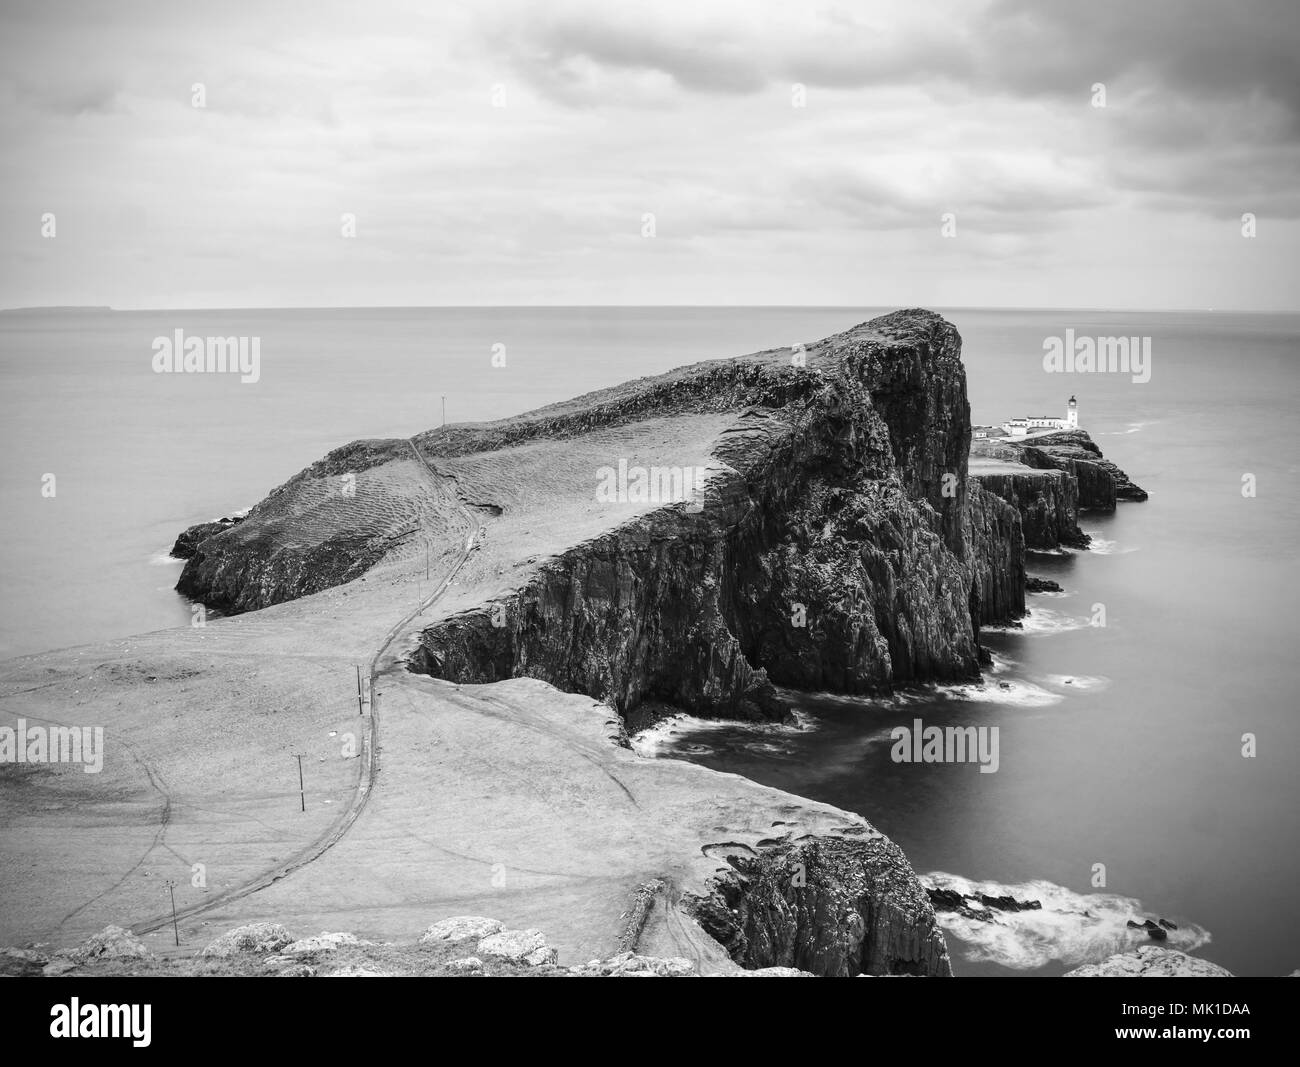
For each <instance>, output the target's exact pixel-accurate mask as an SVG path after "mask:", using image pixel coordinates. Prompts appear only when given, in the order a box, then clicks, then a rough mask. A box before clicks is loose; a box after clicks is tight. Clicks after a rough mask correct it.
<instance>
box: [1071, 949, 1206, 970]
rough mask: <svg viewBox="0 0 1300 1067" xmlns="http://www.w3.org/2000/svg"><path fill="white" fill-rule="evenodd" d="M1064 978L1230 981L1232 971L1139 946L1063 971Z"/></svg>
mask: <svg viewBox="0 0 1300 1067" xmlns="http://www.w3.org/2000/svg"><path fill="white" fill-rule="evenodd" d="M1065 977H1066V978H1231V977H1232V972H1231V971H1228V970H1226V969H1224V968H1223V967H1220V966H1219V965H1218V964H1217V963H1211V962H1210V961H1209V960H1203V959H1198V958H1197V957H1196V956H1189V955H1187V953H1185V952H1179V951H1177V950H1176V949H1172V948H1159V947H1158V946H1156V945H1143V946H1142V947H1141V948H1139V949H1137V951H1135V952H1120V953H1117V954H1116V955H1114V956H1111V957H1109V958H1108V959H1105V960H1102V961H1101V962H1100V963H1089V964H1087V965H1085V966H1083V967H1076V968H1075V969H1074V970H1072V971H1067V972H1066V974H1065Z"/></svg>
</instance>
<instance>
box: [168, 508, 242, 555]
mask: <svg viewBox="0 0 1300 1067" xmlns="http://www.w3.org/2000/svg"><path fill="white" fill-rule="evenodd" d="M243 521H244V520H243V518H234V519H228V518H221V519H217V520H216V521H215V522H200V523H197V524H196V525H194V526H191V527H189V528H188V529H187V530H183V531H182V532H181V534H180V536H179V537H177V538H176V543H175V544H174V545H172V551H171V555H172V557H173V558H175V559H191V558H192V557H193V556H194V554H195V553H196V552H197V551H198V547H199V545H200V544H202V543H203V542H204V541H206V540H207V539H208V538H209V537H215V536H216V535H217V534H219V533H222V532H224V531H226V530H229V529H230V528H231V527H232V526H237V525H238V524H239V523H241V522H243Z"/></svg>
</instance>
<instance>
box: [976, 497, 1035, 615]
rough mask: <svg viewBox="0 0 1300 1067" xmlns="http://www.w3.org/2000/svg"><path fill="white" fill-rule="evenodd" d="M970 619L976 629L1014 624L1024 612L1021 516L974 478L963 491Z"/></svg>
mask: <svg viewBox="0 0 1300 1067" xmlns="http://www.w3.org/2000/svg"><path fill="white" fill-rule="evenodd" d="M966 540H967V543H968V545H969V546H970V565H971V568H972V574H971V616H972V618H973V619H974V620H975V623H976V625H977V626H995V625H999V624H1005V623H1008V622H1013V621H1014V620H1016V619H1018V618H1020V617H1021V616H1022V615H1024V613H1025V590H1026V578H1025V535H1024V527H1023V526H1022V525H1021V520H1020V512H1019V511H1017V510H1016V509H1015V508H1014V507H1012V506H1011V505H1010V504H1008V503H1007V502H1006V501H1005V500H1003V499H1002V498H1001V497H1000V496H998V495H997V494H996V493H992V492H989V491H987V490H985V489H984V488H983V487H982V486H981V484H980V480H979V479H978V478H972V479H971V480H970V485H969V486H968V498H967V508H966Z"/></svg>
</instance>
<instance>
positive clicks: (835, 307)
mask: <svg viewBox="0 0 1300 1067" xmlns="http://www.w3.org/2000/svg"><path fill="white" fill-rule="evenodd" d="M634 308H641V309H646V310H665V309H673V310H682V311H687V310H694V311H730V310H771V311H823V310H824V311H846V310H868V311H874V310H878V309H885V310H887V311H903V310H909V309H913V308H916V309H921V310H926V311H930V310H937V309H944V310H948V311H1101V312H1199V313H1201V314H1215V315H1218V314H1234V315H1300V307H1297V308H1241V307H1190V306H1184V307H1137V306H1128V307H1119V306H1101V305H1094V304H941V303H935V304H932V305H924V304H908V303H893V304H286V305H280V304H229V305H217V304H212V305H190V306H174V307H114V306H112V305H111V304H29V305H21V306H17V307H4V308H0V314H13V313H19V312H41V311H77V312H97V311H98V312H105V311H108V312H114V313H121V314H136V313H140V312H160V313H162V312H169V313H170V312H190V311H507V310H508V311H514V310H522V309H527V310H533V311H584V310H592V309H607V310H627V309H634Z"/></svg>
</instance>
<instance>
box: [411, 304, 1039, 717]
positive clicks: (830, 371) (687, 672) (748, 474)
mask: <svg viewBox="0 0 1300 1067" xmlns="http://www.w3.org/2000/svg"><path fill="white" fill-rule="evenodd" d="M814 349H815V355H816V360H815V363H814V364H810V365H809V367H808V368H807V369H804V368H798V367H793V366H791V365H790V363H789V361H788V359H772V358H771V357H765V358H760V357H746V358H742V359H738V360H730V361H721V362H718V363H711V364H700V365H698V366H697V367H693V368H688V369H687V372H686V380H685V382H683V380H682V379H681V378H680V377H675V378H671V379H670V378H667V377H666V378H665V379H664V380H663V383H662V386H661V387H657V386H656V385H655V382H654V381H653V380H652V381H651V383H650V384H649V385H641V386H640V387H639V389H638V391H636V392H635V393H633V394H631V395H630V396H629V397H628V400H627V404H628V409H627V410H622V409H620V408H619V406H618V404H619V402H618V401H617V399H616V400H613V401H606V408H605V409H604V410H603V413H602V415H601V417H602V418H603V419H605V420H607V421H611V422H619V421H626V420H627V419H630V418H632V417H633V416H634V415H635V414H636V413H637V412H638V411H640V410H641V408H642V407H644V406H645V405H646V404H647V394H648V393H653V392H654V390H655V389H656V388H661V389H662V395H660V396H659V397H658V398H657V406H658V407H659V408H660V409H661V410H662V409H665V408H671V407H672V405H674V404H677V405H681V404H684V403H687V402H689V403H690V404H692V405H697V406H704V407H706V408H708V409H710V410H718V409H721V410H736V411H737V412H738V413H741V412H743V413H744V416H743V421H742V422H740V423H739V424H738V425H737V427H736V428H735V430H734V431H733V432H730V433H729V434H728V435H727V436H726V438H725V440H724V441H723V442H722V443H721V444H720V445H719V446H718V448H717V451H716V452H715V458H716V460H717V461H718V463H717V466H718V467H719V468H721V469H720V470H718V471H716V472H715V474H714V476H713V478H712V481H711V483H710V489H709V494H708V496H707V498H706V501H705V505H704V507H703V509H702V510H701V511H698V512H695V513H691V512H689V511H686V510H684V509H672V508H665V509H663V510H661V511H659V512H656V513H653V514H650V515H646V516H643V517H641V518H638V519H636V520H634V521H632V522H630V523H628V524H626V525H625V526H623V527H621V528H620V529H619V530H617V531H615V532H613V533H611V534H609V535H607V536H605V537H601V538H598V539H596V540H594V541H592V542H589V543H586V544H583V545H581V546H578V547H577V548H575V549H573V550H571V551H569V552H567V553H565V554H564V555H562V556H561V557H560V558H558V559H556V560H554V561H552V562H550V563H548V564H547V565H545V566H544V567H543V568H542V569H541V570H540V572H539V573H538V574H537V575H536V577H534V578H533V579H532V580H531V581H530V583H529V584H528V585H527V586H526V587H525V588H524V589H523V590H522V591H521V592H520V593H519V595H518V596H516V597H513V598H511V599H509V600H506V601H503V602H501V603H499V604H498V605H484V607H483V608H482V609H481V610H477V611H472V612H467V613H465V614H462V615H460V616H457V617H456V618H454V619H451V620H448V621H445V622H443V623H440V624H438V625H436V626H434V627H431V628H429V629H428V630H426V631H425V632H424V634H423V637H422V640H421V643H420V647H419V649H418V650H417V651H416V652H415V654H414V655H413V656H412V658H411V661H410V662H411V666H412V669H413V670H416V671H419V672H423V673H428V674H432V675H435V676H437V677H442V678H447V679H450V680H454V681H460V682H488V681H495V680H498V679H502V678H507V677H514V676H518V675H521V674H522V675H530V676H533V677H539V678H543V679H545V680H546V681H548V682H551V683H552V684H553V685H556V686H557V687H559V688H561V689H566V690H570V691H578V692H583V693H587V694H589V695H591V696H593V697H596V698H598V699H604V700H608V701H609V702H610V703H612V704H613V706H614V707H616V708H617V709H618V710H619V711H620V712H627V711H628V710H631V709H632V708H635V707H636V706H637V704H638V703H640V702H641V701H643V700H646V699H651V698H653V699H656V700H660V701H664V702H666V703H670V704H673V705H676V706H678V707H681V708H684V709H686V710H690V711H692V712H694V713H696V714H703V715H719V716H727V717H733V718H748V719H753V718H763V719H773V718H781V717H783V716H785V715H786V714H787V709H786V707H785V705H784V703H783V702H782V701H780V700H779V699H777V698H776V696H775V694H774V692H773V689H772V682H773V681H775V682H778V683H781V684H786V685H791V686H799V687H804V688H824V689H833V690H837V691H840V692H851V693H866V692H874V691H878V690H882V689H888V688H889V687H891V686H893V685H897V684H900V683H908V682H914V681H924V680H953V679H973V678H975V677H977V675H978V668H979V649H978V643H977V640H976V632H975V624H974V623H973V621H972V596H971V594H972V587H973V585H975V584H976V583H978V584H979V585H981V586H988V599H987V607H984V608H981V609H980V611H981V613H983V614H985V615H986V617H987V618H988V619H989V620H993V619H999V620H1000V619H1002V617H1003V616H1004V615H1006V614H1008V613H1010V612H1014V611H1017V610H1019V611H1023V593H1021V594H1020V597H1019V600H1017V595H1016V593H1015V591H1014V589H1012V588H1010V586H1014V585H1022V584H1023V576H1022V575H1020V576H1017V572H1016V571H1015V569H1014V568H1013V569H1012V573H1011V576H1010V577H1009V578H1008V579H1007V580H1006V581H1005V582H995V581H994V579H993V577H992V571H993V570H994V569H995V568H996V567H998V566H999V565H1000V564H999V563H998V562H997V561H998V560H999V559H1000V558H1002V557H1004V556H1006V555H1007V553H1006V552H1003V551H1002V550H1001V549H1000V548H997V549H995V548H994V546H993V545H992V543H991V541H985V542H981V544H982V545H984V546H985V547H987V548H988V552H987V554H986V556H985V557H984V560H983V563H982V564H977V562H976V560H975V556H974V554H973V553H974V550H973V549H972V548H971V547H970V546H968V544H967V534H968V529H969V525H970V524H969V520H968V516H967V491H968V489H967V482H966V455H967V451H968V448H969V443H970V436H969V435H970V425H969V423H970V411H969V407H968V405H967V402H966V380H965V372H964V370H963V369H962V365H961V360H960V339H959V338H958V336H957V334H956V331H955V330H954V329H953V328H952V327H951V326H950V325H949V324H948V323H946V322H944V321H943V320H942V319H940V318H939V317H938V316H935V315H933V314H931V313H929V312H918V311H909V312H898V313H896V314H894V315H889V316H884V317H882V318H881V319H876V320H873V321H872V322H871V323H869V324H866V325H865V326H864V327H860V328H858V329H855V330H851V331H848V332H847V333H846V334H842V335H838V336H837V337H833V338H829V339H828V340H827V341H825V342H822V344H821V345H818V346H814ZM683 385H686V386H687V388H683ZM576 417H577V416H575V415H572V414H570V415H568V416H567V418H568V419H569V420H570V421H572V420H573V419H575V418H576ZM590 421H591V419H590V418H589V420H588V423H589V422H590ZM588 423H583V426H584V427H587V426H588ZM543 430H544V431H545V432H547V433H559V432H571V430H572V427H570V426H569V425H568V424H567V423H566V424H565V425H564V426H560V425H558V424H556V423H554V422H553V423H548V424H545V425H544V426H542V427H540V428H539V432H541V431H543ZM487 443H489V444H491V445H492V446H496V447H499V445H500V441H499V440H498V439H497V438H496V437H493V438H492V439H491V440H490V441H489V442H487ZM458 447H459V448H462V449H463V448H467V447H470V445H469V444H468V443H467V441H466V440H463V439H462V440H460V441H459V442H458ZM485 447H486V445H485ZM1003 519H1004V520H1005V521H1006V522H1009V521H1010V520H1009V519H1007V518H1006V516H1003ZM990 536H991V535H990ZM977 568H981V573H980V576H979V577H978V578H977V577H976V574H975V571H976V569H977ZM494 615H495V619H494V618H493V616H494ZM796 615H798V616H799V618H798V621H796V619H795V616H796ZM494 621H495V622H496V623H498V624H497V625H493V623H494Z"/></svg>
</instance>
